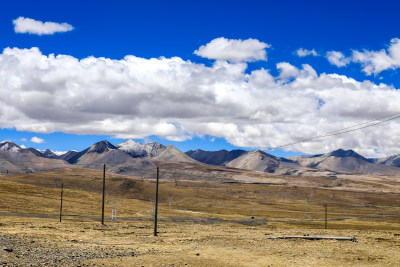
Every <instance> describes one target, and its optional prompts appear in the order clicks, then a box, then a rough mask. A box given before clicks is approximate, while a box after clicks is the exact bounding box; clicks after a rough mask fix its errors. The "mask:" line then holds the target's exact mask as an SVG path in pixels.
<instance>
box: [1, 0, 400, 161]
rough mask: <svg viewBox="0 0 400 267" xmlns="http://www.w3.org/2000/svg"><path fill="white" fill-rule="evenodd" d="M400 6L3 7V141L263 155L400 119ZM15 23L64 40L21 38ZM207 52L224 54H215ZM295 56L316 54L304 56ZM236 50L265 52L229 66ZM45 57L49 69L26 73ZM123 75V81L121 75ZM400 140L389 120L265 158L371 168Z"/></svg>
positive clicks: (258, 3)
mask: <svg viewBox="0 0 400 267" xmlns="http://www.w3.org/2000/svg"><path fill="white" fill-rule="evenodd" d="M399 7H400V4H398V3H397V2H396V1H385V2H384V3H383V2H379V1H215V0H214V1H201V2H194V1H118V0H116V1H15V0H14V1H8V0H5V1H2V9H1V11H0V14H1V16H0V34H1V38H0V47H1V49H2V50H3V49H7V48H10V50H7V51H6V50H4V51H3V54H2V56H3V59H2V60H1V59H0V73H1V71H3V74H1V75H0V86H1V87H0V91H1V95H3V96H7V97H1V98H2V100H0V102H1V103H0V104H1V105H2V106H3V109H2V110H0V128H1V130H0V139H2V140H5V139H8V140H12V141H14V142H16V143H17V144H19V145H25V146H27V147H35V148H38V149H45V148H50V149H53V150H61V151H62V150H68V149H76V150H82V149H84V148H86V147H88V146H90V145H91V144H92V143H94V142H96V141H100V140H104V139H107V140H109V141H111V142H112V143H114V144H118V143H120V142H122V141H123V140H124V139H126V138H134V139H136V140H139V141H142V142H146V141H158V142H160V143H163V144H173V145H175V146H177V147H178V148H179V149H181V150H183V151H187V150H190V149H196V148H200V149H204V150H219V149H228V150H230V149H235V148H243V149H253V148H261V149H267V148H269V147H276V146H279V145H281V144H285V143H290V142H294V141H298V140H301V139H302V138H303V139H304V138H309V137H312V136H316V135H320V134H323V133H326V132H329V131H333V130H337V129H341V128H344V127H348V126H351V125H354V124H358V123H362V122H365V121H368V120H373V119H375V118H379V117H382V116H386V115H390V114H394V113H396V112H400V109H399V108H398V107H397V106H396V103H398V102H396V101H398V100H399V99H400V98H398V93H397V88H400V79H399V75H398V74H399V73H398V67H399V66H400V63H399V58H400V57H398V52H397V50H396V48H397V47H396V45H397V39H396V38H400V32H399V31H400V29H399V27H398V25H400V17H399V16H398V14H397V13H398V10H399ZM19 17H23V18H29V19H32V20H35V21H40V22H55V23H60V24H61V23H67V24H69V25H70V26H72V27H73V29H72V30H70V31H65V32H54V33H52V34H42V35H38V34H37V33H30V32H29V31H27V32H25V33H21V32H16V29H15V23H13V21H14V20H16V19H17V18H19ZM28 26H29V25H28ZM222 37H223V38H224V39H221V38H222ZM250 39H251V40H255V41H253V42H252V43H250V42H246V40H250ZM213 40H219V41H220V44H226V45H231V46H229V47H228V48H226V49H225V50H223V51H221V50H219V46H218V45H217V44H216V42H214V43H213ZM235 41H237V42H236V43H234V42H235ZM202 46H203V48H204V49H203V50H201V49H200V48H201V47H202ZM32 47H37V48H38V51H39V52H38V51H33V50H31V48H32ZM232 47H234V48H232ZM238 47H239V48H238ZM391 48H393V52H390V51H391V50H390V49H391ZM23 49H28V50H23ZM235 49H236V50H235ZM237 49H239V50H237ZM299 49H305V50H304V51H306V52H309V53H311V51H314V52H313V53H314V55H313V54H310V55H308V56H299V54H298V53H297V51H298V50H299ZM24 51H25V52H24ZM195 51H198V52H197V53H195ZM238 51H239V52H238ZM243 51H245V52H246V53H250V54H251V53H261V54H257V55H258V56H254V55H255V54H252V56H251V57H245V56H244V57H243V56H242V57H241V58H239V59H237V58H236V59H233V56H235V55H236V56H237V55H239V56H240V52H243ZM263 51H264V53H265V55H262V53H263ZM332 51H335V52H338V53H340V54H337V53H336V54H332V53H331V54H329V53H330V52H332ZM354 51H356V52H358V54H357V53H355V52H354ZM382 51H383V52H382ZM225 52H227V54H226V55H225V56H220V55H221V54H223V53H225ZM50 54H54V55H55V57H57V55H68V56H70V57H69V58H64V59H59V60H54V59H52V58H51V56H49V55H50ZM127 55H133V56H134V57H135V58H134V59H132V60H131V61H129V60H126V56H127ZM329 55H331V56H332V57H331V60H328V59H329ZM41 56H42V57H45V59H43V60H44V62H46V63H43V64H45V65H46V66H45V67H43V65H40V64H36V63H32V62H37V61H38V58H40V57H41ZM341 56H342V57H341ZM88 57H91V61H90V60H87V62H80V60H82V59H85V58H88ZM11 58H14V59H11ZM103 58H104V59H110V60H114V61H113V62H112V63H104V62H106V61H107V60H102V59H103ZM151 58H154V59H157V60H156V61H154V60H153V61H151V60H150V59H151ZM172 59H174V60H172ZM335 60H336V61H335ZM89 61H90V62H89ZM332 62H333V63H332ZM335 62H336V63H335ZM282 63H283V64H282ZM30 64H32V65H30ZM90 64H91V65H90ZM120 64H122V66H120ZM82 65H83V66H84V67H82ZM89 65H90V66H91V67H88V66H89ZM66 66H67V67H66ZM308 66H309V67H310V68H309V67H308ZM118 68H122V69H124V71H122V70H121V72H123V73H127V74H126V76H124V75H125V74H124V75H120V76H118V77H116V76H115V75H119V74H115V71H116V69H118ZM82 69H83V71H82ZM86 71H87V72H86ZM132 73H133V74H132ZM91 75H92V76H91ZM335 75H336V76H335ZM27 77H28V78H27ZM171 77H172V78H171ZM107 79H109V80H107ZM271 79H272V80H271ZM1 80H2V82H1ZM366 81H369V83H367V82H366ZM175 82H176V84H175ZM135 83H136V84H139V85H137V86H136V85H135ZM332 84H334V85H332ZM380 84H381V87H379V86H380ZM89 87H90V89H89ZM99 88H100V89H99ZM232 88H233V89H232ZM46 90H47V91H46ZM44 91H45V93H46V97H44V98H40V96H41V94H42V93H43V92H44ZM138 92H140V93H138ZM63 95H64V100H63ZM80 95H81V98H79V96H80ZM119 97H120V98H119ZM107 98H109V99H107ZM158 98H162V99H163V100H162V101H161V100H158ZM264 98H265V99H264ZM38 99H40V100H38ZM89 99H90V100H89ZM104 99H105V102H106V103H105V104H104V103H102V101H103V100H104ZM22 100H23V101H22ZM130 103H132V104H130ZM183 103H187V104H183ZM252 103H254V105H253V104H252ZM47 104H49V106H48V107H47ZM63 104H65V106H63ZM60 106H62V108H60V109H58V108H57V107H60ZM399 106H400V105H399ZM152 107H154V109H153V108H152ZM352 107H353V108H352ZM55 110H57V112H56V111H55ZM113 122H115V126H114V125H113ZM126 125H129V127H128V126H126ZM113 128H114V129H113ZM397 128H398V122H396V121H391V122H390V123H389V124H385V125H383V126H377V127H372V128H371V129H367V130H364V131H360V132H356V133H352V134H350V135H346V136H345V135H343V136H339V137H335V138H328V139H326V140H319V141H317V142H313V143H312V144H307V143H306V144H299V145H297V146H292V147H286V148H285V151H284V150H275V151H273V152H272V153H273V154H275V155H278V156H284V155H295V154H301V153H321V152H327V151H329V150H333V149H338V148H341V147H343V148H348V149H355V150H356V151H358V152H360V153H362V154H363V155H366V156H380V155H390V154H397V153H400V148H397V147H394V146H393V144H395V143H397V141H398V140H397V139H396V138H397V137H395V136H396V133H397ZM160 129H161V130H160ZM386 135H387V136H386ZM33 137H37V139H33V141H35V142H32V141H31V139H32V138H33ZM40 142H41V143H40Z"/></svg>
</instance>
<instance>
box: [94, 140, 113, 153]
mask: <svg viewBox="0 0 400 267" xmlns="http://www.w3.org/2000/svg"><path fill="white" fill-rule="evenodd" d="M112 149H117V147H115V146H114V145H113V144H111V143H110V142H108V141H100V142H98V143H96V144H94V145H92V146H91V147H89V150H88V152H89V153H98V154H101V153H104V152H107V151H109V150H112Z"/></svg>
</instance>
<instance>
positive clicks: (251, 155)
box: [226, 150, 279, 173]
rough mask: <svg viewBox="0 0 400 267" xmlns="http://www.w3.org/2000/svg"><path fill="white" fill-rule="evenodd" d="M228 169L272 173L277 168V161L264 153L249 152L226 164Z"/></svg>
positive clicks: (259, 151) (258, 151)
mask: <svg viewBox="0 0 400 267" xmlns="http://www.w3.org/2000/svg"><path fill="white" fill-rule="evenodd" d="M226 166H228V167H233V168H238V169H245V170H255V171H262V172H268V173H273V172H275V171H276V169H277V168H278V167H279V159H278V158H277V157H275V156H272V155H270V154H268V153H265V152H264V151H261V150H257V151H250V152H247V153H245V154H243V155H241V156H240V157H237V158H235V159H234V160H231V161H230V162H228V163H227V164H226Z"/></svg>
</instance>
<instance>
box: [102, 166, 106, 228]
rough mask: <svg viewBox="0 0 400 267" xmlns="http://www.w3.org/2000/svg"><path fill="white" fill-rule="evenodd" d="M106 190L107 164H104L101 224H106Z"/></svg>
mask: <svg viewBox="0 0 400 267" xmlns="http://www.w3.org/2000/svg"><path fill="white" fill-rule="evenodd" d="M105 192H106V164H104V165H103V202H102V207H101V224H102V225H104V198H105Z"/></svg>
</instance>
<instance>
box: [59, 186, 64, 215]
mask: <svg viewBox="0 0 400 267" xmlns="http://www.w3.org/2000/svg"><path fill="white" fill-rule="evenodd" d="M63 194H64V183H61V204H60V222H61V218H62V202H63Z"/></svg>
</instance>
